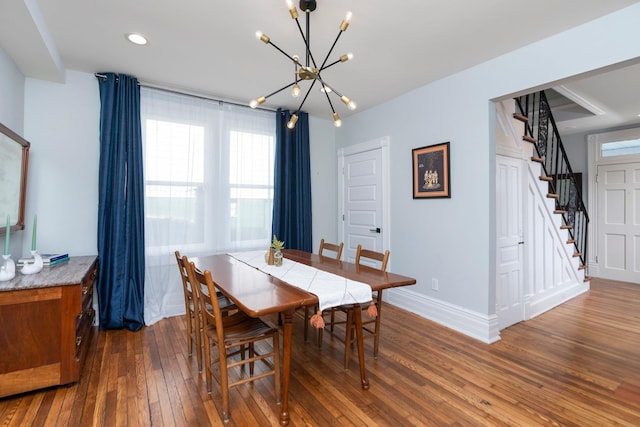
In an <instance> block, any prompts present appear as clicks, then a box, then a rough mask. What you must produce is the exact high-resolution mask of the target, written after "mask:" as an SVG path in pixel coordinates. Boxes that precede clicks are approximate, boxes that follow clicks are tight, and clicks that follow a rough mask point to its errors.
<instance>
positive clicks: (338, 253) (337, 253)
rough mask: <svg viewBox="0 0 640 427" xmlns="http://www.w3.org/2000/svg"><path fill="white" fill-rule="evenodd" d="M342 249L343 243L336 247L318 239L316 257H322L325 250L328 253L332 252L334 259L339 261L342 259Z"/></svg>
mask: <svg viewBox="0 0 640 427" xmlns="http://www.w3.org/2000/svg"><path fill="white" fill-rule="evenodd" d="M343 248H344V243H343V242H340V244H339V245H336V244H335V243H327V242H325V241H324V239H320V248H319V249H318V255H320V256H325V255H324V251H325V249H326V250H328V251H332V252H334V253H335V258H336V259H340V258H342V249H343Z"/></svg>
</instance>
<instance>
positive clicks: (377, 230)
mask: <svg viewBox="0 0 640 427" xmlns="http://www.w3.org/2000/svg"><path fill="white" fill-rule="evenodd" d="M369 231H373V232H374V233H380V227H377V228H372V229H370V230H369Z"/></svg>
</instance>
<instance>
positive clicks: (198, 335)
mask: <svg viewBox="0 0 640 427" xmlns="http://www.w3.org/2000/svg"><path fill="white" fill-rule="evenodd" d="M197 315H198V313H194V320H195V322H194V323H195V324H194V325H193V332H194V335H195V336H196V359H197V360H198V372H202V328H201V327H200V321H199V319H198V318H196V317H195V316H197ZM189 336H191V334H189Z"/></svg>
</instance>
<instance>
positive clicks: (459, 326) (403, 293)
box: [384, 288, 500, 344]
mask: <svg viewBox="0 0 640 427" xmlns="http://www.w3.org/2000/svg"><path fill="white" fill-rule="evenodd" d="M384 301H385V303H387V302H388V303H390V304H393V305H395V306H398V307H400V308H403V309H405V310H407V311H410V312H412V313H415V314H417V315H418V316H421V317H424V318H425V319H429V320H433V321H434V322H436V323H439V324H441V325H444V326H446V327H448V328H451V329H453V330H455V331H458V332H460V333H462V334H465V335H468V336H470V337H472V338H475V339H477V340H479V341H482V342H484V343H487V344H490V343H493V342H496V341H499V340H500V331H499V329H498V317H497V316H496V315H495V314H494V315H490V316H487V315H485V314H481V313H477V312H474V311H471V310H468V309H465V308H463V307H460V306H457V305H454V304H450V303H447V302H444V301H441V300H438V299H434V298H429V297H428V296H426V295H423V294H419V293H417V292H414V291H411V290H409V289H404V288H397V289H390V290H388V291H385V294H384Z"/></svg>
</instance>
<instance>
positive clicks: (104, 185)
mask: <svg viewBox="0 0 640 427" xmlns="http://www.w3.org/2000/svg"><path fill="white" fill-rule="evenodd" d="M104 76H106V77H104ZM98 82H99V86H100V166H99V183H98V192H99V196H98V256H99V271H98V284H97V291H98V305H99V309H100V329H103V330H105V329H129V330H132V331H137V330H139V329H140V328H142V327H143V326H144V316H143V314H144V311H143V310H144V178H143V174H142V129H141V123H140V87H139V85H138V80H137V79H136V78H135V77H131V76H126V75H122V74H120V75H117V74H113V73H104V74H100V75H98Z"/></svg>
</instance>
